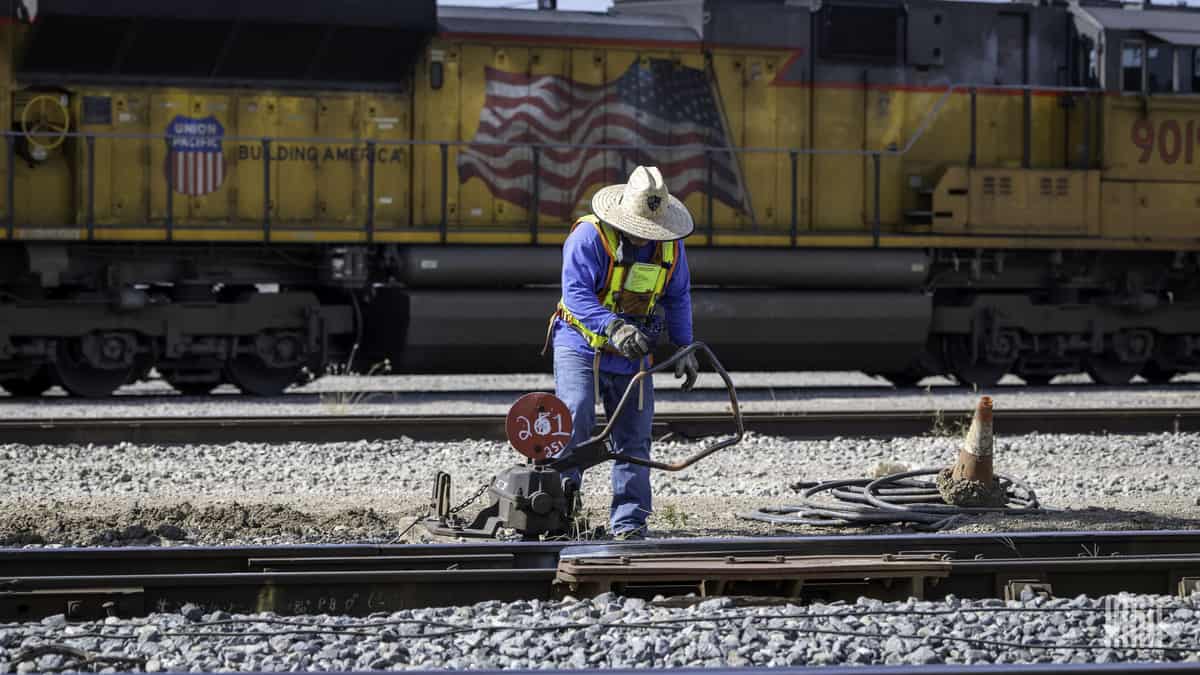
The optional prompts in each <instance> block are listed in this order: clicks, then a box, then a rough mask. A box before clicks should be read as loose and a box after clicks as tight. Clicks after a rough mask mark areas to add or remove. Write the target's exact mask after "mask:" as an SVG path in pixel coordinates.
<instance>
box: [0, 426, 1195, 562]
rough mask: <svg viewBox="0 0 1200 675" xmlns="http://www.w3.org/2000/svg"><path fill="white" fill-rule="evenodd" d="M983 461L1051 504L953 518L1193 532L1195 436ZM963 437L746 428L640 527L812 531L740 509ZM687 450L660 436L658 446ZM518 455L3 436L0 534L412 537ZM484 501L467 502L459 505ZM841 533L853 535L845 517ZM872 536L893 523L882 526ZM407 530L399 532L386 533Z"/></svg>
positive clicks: (1063, 438) (113, 539)
mask: <svg viewBox="0 0 1200 675" xmlns="http://www.w3.org/2000/svg"><path fill="white" fill-rule="evenodd" d="M998 431H999V433H1000V437H999V439H998V443H997V449H996V453H997V455H996V463H997V464H996V467H997V470H998V471H1000V472H1002V473H1005V474H1009V475H1012V476H1014V477H1018V478H1021V479H1023V480H1024V481H1025V482H1026V483H1027V484H1028V485H1029V486H1030V487H1031V488H1033V489H1034V490H1035V491H1036V492H1037V495H1038V497H1039V498H1040V500H1041V503H1042V505H1043V506H1045V507H1047V508H1048V509H1049V511H1048V512H1047V513H1044V514H1039V515H1028V516H988V517H972V518H965V519H963V520H961V521H959V522H956V523H955V524H954V525H953V527H952V529H956V530H958V531H991V530H1010V531H1011V530H1035V529H1036V530H1046V529H1095V528H1102V529H1152V528H1196V527H1200V520H1197V518H1196V516H1197V514H1198V513H1200V507H1197V497H1198V496H1200V489H1198V488H1197V487H1196V486H1197V485H1200V465H1197V463H1196V462H1195V448H1196V447H1198V446H1200V434H1186V433H1185V434H1156V435H1146V436H1086V435H1048V434H1030V435H1025V436H1016V437H1005V436H1004V435H1003V430H1002V428H1001V429H999V430H998ZM960 442H961V441H960V439H959V438H956V437H943V436H925V437H916V438H896V439H890V440H869V439H832V440H825V441H811V440H809V441H799V440H787V439H781V438H773V437H765V436H756V435H753V434H752V435H750V436H749V437H748V438H747V439H746V440H745V441H744V442H743V443H742V444H741V445H739V446H736V447H734V448H731V449H729V450H726V451H723V452H721V453H718V454H716V455H714V456H712V457H710V458H708V459H706V460H705V461H703V462H700V463H699V464H697V465H696V466H694V467H692V468H690V469H688V470H685V471H682V472H679V473H664V472H656V473H655V474H654V476H653V482H654V493H655V500H656V501H655V513H654V515H653V516H652V517H651V519H650V527H651V530H652V532H651V534H652V535H653V536H689V535H728V534H759V535H761V534H768V533H771V532H773V531H779V532H795V533H814V532H824V531H826V530H816V529H812V528H803V527H795V528H791V529H789V530H772V529H771V528H770V526H767V525H764V524H760V523H752V522H747V521H743V520H739V519H737V518H736V517H735V516H734V513H735V512H738V511H745V510H748V509H751V508H755V507H758V506H765V505H770V504H783V503H787V502H788V500H789V498H791V497H792V496H793V495H794V494H795V492H794V491H793V490H792V488H791V486H792V485H793V484H795V483H797V482H799V481H813V480H823V479H824V480H828V479H836V478H854V477H864V476H869V475H873V474H874V473H875V472H877V471H878V470H879V469H880V468H881V467H883V466H887V467H888V469H887V470H888V471H889V472H892V471H897V470H902V469H904V468H922V467H938V466H946V465H948V464H950V463H951V462H952V461H953V459H954V457H955V456H956V454H957V451H958V448H959V444H960ZM692 449H693V448H692V446H688V445H684V444H680V443H659V444H657V445H656V447H655V451H654V452H655V456H656V457H659V458H678V457H681V456H683V455H684V454H685V453H687V452H689V451H691V450H692ZM518 459H519V457H518V455H517V454H516V453H515V452H514V451H513V450H511V449H510V448H508V447H507V446H506V445H504V444H502V443H496V442H490V441H464V442H452V443H439V442H418V441H413V440H410V439H399V440H393V441H360V442H354V443H326V444H319V443H287V444H279V445H268V444H250V443H233V444H228V445H176V446H152V445H132V444H122V445H118V446H80V445H66V446H26V445H5V446H0V544H3V545H42V544H50V545H122V544H164V545H172V544H179V543H184V544H232V543H246V544H283V543H310V542H388V541H394V540H395V541H420V540H425V535H424V534H423V530H422V529H421V528H419V527H418V528H414V529H411V530H408V531H407V532H406V531H405V530H406V528H407V527H408V525H409V524H410V523H412V522H413V520H414V518H415V517H416V516H418V515H419V514H421V513H424V512H425V511H426V504H427V501H428V495H429V490H430V481H431V480H432V478H433V475H434V472H435V471H437V470H439V469H442V470H446V471H449V472H450V473H451V474H452V476H453V477H454V481H455V482H454V490H453V495H452V499H453V501H454V502H456V503H457V501H459V500H462V499H464V498H465V497H467V496H469V495H470V494H472V493H474V492H475V490H476V489H477V488H478V487H479V486H480V485H481V484H482V483H483V482H485V481H486V480H488V478H489V477H490V476H491V475H493V474H494V473H496V472H497V471H499V470H501V469H503V468H505V467H507V466H510V465H512V464H513V463H515V462H516V461H517V460H518ZM584 490H585V495H586V498H585V506H586V507H587V509H588V511H589V513H590V514H591V516H592V517H593V520H594V521H597V522H603V521H604V520H605V519H606V516H607V510H608V501H609V499H610V496H611V493H610V488H609V481H608V467H607V466H605V465H602V466H599V467H596V468H594V469H592V470H591V471H590V472H589V473H588V474H587V476H586V477H585V481H584ZM481 506H483V501H482V500H481V501H480V502H478V503H476V504H473V505H472V506H470V507H469V508H468V509H467V510H466V513H473V512H474V511H475V510H476V509H477V508H479V507H481ZM837 531H845V532H862V531H863V530H862V529H858V528H848V529H844V530H837ZM873 531H879V532H889V531H897V528H894V527H889V528H882V529H875V530H873ZM402 534H403V535H404V536H403V537H401V536H400V535H402Z"/></svg>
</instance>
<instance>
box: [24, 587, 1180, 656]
mask: <svg viewBox="0 0 1200 675" xmlns="http://www.w3.org/2000/svg"><path fill="white" fill-rule="evenodd" d="M733 604H734V601H733V600H732V599H730V598H713V599H709V600H705V601H703V602H698V603H697V604H693V605H691V606H689V607H685V608H680V607H664V606H658V605H656V604H655V603H647V602H646V601H645V600H641V599H636V598H621V597H618V596H614V595H612V594H605V595H602V596H599V597H596V598H593V599H585V600H575V599H572V598H567V599H564V600H563V601H554V602H539V601H528V602H514V603H507V604H505V603H499V602H488V603H482V604H478V605H474V606H471V607H452V608H443V609H423V610H408V611H403V612H398V613H395V614H391V615H382V614H379V615H372V616H371V617H368V618H349V617H340V616H308V617H286V618H285V617H277V616H275V615H273V614H255V615H234V616H231V615H229V614H227V613H225V612H212V613H207V614H206V613H204V611H203V610H201V609H199V608H197V607H194V606H185V607H184V608H182V609H181V611H180V612H179V613H172V614H154V615H151V616H150V617H148V618H145V619H118V618H115V617H114V618H109V619H107V620H105V621H103V622H95V623H79V624H68V623H67V622H66V621H65V619H64V618H63V616H62V615H58V616H54V617H50V618H47V619H45V620H43V621H42V622H40V623H32V624H8V625H0V668H3V669H4V670H5V671H6V672H17V673H28V672H39V671H48V670H54V669H61V668H64V667H67V668H69V667H71V666H72V665H73V664H77V663H78V659H79V658H80V657H82V658H87V657H89V656H90V657H93V658H94V659H95V660H94V663H95V665H97V666H101V667H103V666H111V667H117V668H119V669H121V670H127V669H128V670H145V671H147V672H160V671H180V672H182V671H189V670H191V671H204V672H218V671H286V670H337V671H350V670H363V669H388V670H400V669H419V668H439V669H440V668H448V669H468V668H550V667H553V668H571V669H577V668H628V667H651V666H656V667H684V666H706V667H713V666H775V667H779V666H801V665H881V664H887V665H897V664H909V665H925V664H938V663H958V664H969V663H1027V662H1046V663H1115V662H1126V661H1196V660H1200V622H1197V621H1195V618H1194V617H1195V616H1196V612H1197V611H1198V609H1200V608H1198V607H1197V602H1196V600H1195V598H1194V597H1193V598H1190V599H1186V600H1181V599H1178V598H1169V597H1162V596H1130V595H1121V596H1108V597H1104V598H1088V597H1085V596H1079V597H1076V598H1055V599H1045V598H1026V599H1024V600H1022V601H1009V602H1007V603H1006V602H1004V601H1000V600H962V599H958V598H954V597H952V596H951V597H947V598H945V599H942V600H939V601H936V602H935V601H922V602H918V601H915V600H908V601H906V602H893V603H884V602H880V601H876V600H870V599H865V598H862V599H859V601H858V602H856V603H851V604H814V605H808V606H793V605H786V606H772V607H734V606H733ZM49 645H53V646H67V647H70V648H73V649H76V650H82V652H76V653H74V654H70V653H63V652H61V651H59V652H55V651H53V647H48V646H49ZM1138 647H1141V648H1138ZM46 652H50V653H46ZM39 654H41V655H40V656H39Z"/></svg>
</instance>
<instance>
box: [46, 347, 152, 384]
mask: <svg viewBox="0 0 1200 675" xmlns="http://www.w3.org/2000/svg"><path fill="white" fill-rule="evenodd" d="M56 357H57V358H56V360H55V362H54V380H55V381H56V382H58V384H60V385H62V388H63V389H66V390H67V393H69V394H71V395H72V396H79V397H81V398H104V397H106V396H111V395H112V393H113V392H114V391H116V390H117V387H120V386H121V385H123V384H125V383H126V382H128V381H129V378H130V377H131V376H132V375H133V374H134V370H135V368H136V367H137V366H136V363H135V364H134V365H130V366H127V367H125V368H114V369H111V370H108V369H103V368H96V367H94V366H92V365H91V364H89V363H88V362H87V359H85V358H84V356H83V353H82V347H81V340H80V338H71V339H67V340H60V341H59V343H58V351H57V354H56Z"/></svg>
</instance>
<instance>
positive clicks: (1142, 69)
mask: <svg viewBox="0 0 1200 675" xmlns="http://www.w3.org/2000/svg"><path fill="white" fill-rule="evenodd" d="M1145 78H1146V44H1145V43H1144V42H1136V41H1132V40H1130V41H1126V42H1123V43H1121V91H1125V92H1134V93H1139V94H1140V93H1142V92H1143V91H1145Z"/></svg>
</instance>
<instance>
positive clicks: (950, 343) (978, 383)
mask: <svg viewBox="0 0 1200 675" xmlns="http://www.w3.org/2000/svg"><path fill="white" fill-rule="evenodd" d="M944 345H945V354H946V368H947V369H948V370H949V371H950V373H951V374H953V375H954V379H956V380H958V382H959V384H962V385H966V386H974V387H994V386H996V384H997V383H999V382H1000V378H1002V377H1004V375H1005V374H1006V373H1008V369H1009V368H1010V367H1011V366H1012V364H1011V363H989V362H988V361H984V360H974V359H972V358H971V338H970V336H967V335H947V336H946V337H945V338H944ZM978 351H979V356H980V357H982V356H983V350H982V349H980V350H978Z"/></svg>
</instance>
